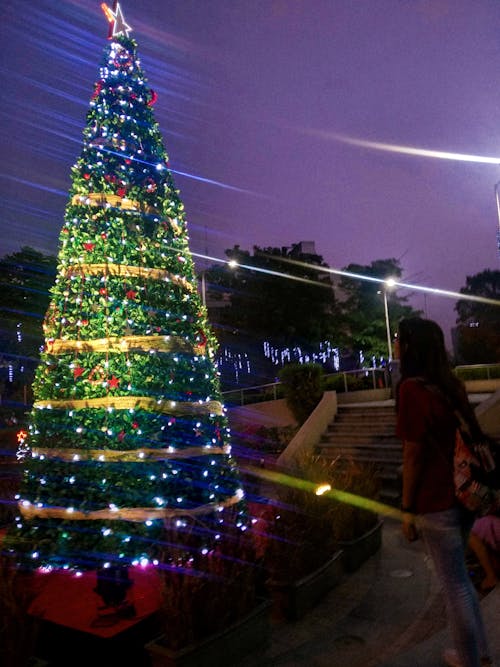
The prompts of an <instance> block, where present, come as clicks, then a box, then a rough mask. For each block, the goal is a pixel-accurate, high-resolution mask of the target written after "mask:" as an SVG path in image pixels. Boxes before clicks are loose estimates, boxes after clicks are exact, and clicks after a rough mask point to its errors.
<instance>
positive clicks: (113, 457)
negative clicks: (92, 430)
mask: <svg viewBox="0 0 500 667" xmlns="http://www.w3.org/2000/svg"><path fill="white" fill-rule="evenodd" d="M229 452H230V448H229V447H186V449H175V450H174V449H171V448H164V449H152V448H148V447H142V448H141V449H132V450H117V449H69V448H67V449H66V448H61V447H59V448H52V447H33V449H32V450H31V453H32V455H33V456H34V457H36V456H43V457H45V458H47V459H60V460H62V461H72V462H78V461H106V462H107V463H109V462H113V461H117V462H122V461H127V462H130V461H131V462H134V463H142V462H146V461H165V460H170V459H187V458H194V457H197V456H214V455H217V454H229Z"/></svg>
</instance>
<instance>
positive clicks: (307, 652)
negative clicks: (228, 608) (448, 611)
mask: <svg viewBox="0 0 500 667" xmlns="http://www.w3.org/2000/svg"><path fill="white" fill-rule="evenodd" d="M481 604H482V608H483V613H484V615H485V621H486V625H487V630H488V633H489V639H490V642H491V644H492V652H493V657H494V659H495V661H496V662H495V664H496V665H497V666H498V667H500V589H499V587H497V588H496V589H495V590H494V591H493V592H491V593H490V594H489V595H487V596H486V597H484V598H483V600H482V603H481ZM444 623H445V619H444V605H443V601H442V598H441V594H440V592H439V590H438V586H437V583H436V580H435V578H434V574H433V572H432V570H431V568H430V565H429V562H428V559H427V557H426V556H425V554H424V552H423V550H422V544H421V542H415V543H412V544H409V543H407V542H406V541H405V540H404V539H403V537H402V535H401V532H400V527H399V524H398V523H397V522H395V521H391V520H387V521H386V522H385V524H384V528H383V540H382V549H381V550H380V552H379V553H378V554H376V555H375V556H373V557H372V558H371V559H370V560H369V561H367V562H366V563H365V564H364V565H363V566H362V567H361V568H360V570H358V571H357V572H355V573H354V574H351V575H348V576H346V577H345V578H344V580H343V581H342V582H341V583H340V584H339V585H338V586H337V587H336V588H335V589H333V590H332V591H331V592H330V593H329V594H328V596H327V597H326V598H325V599H324V601H323V602H322V603H320V604H319V605H318V606H317V607H316V608H315V609H314V610H312V611H311V612H309V614H307V616H306V617H305V618H304V619H302V620H300V621H297V622H295V623H274V624H273V628H272V637H271V643H270V646H269V647H268V649H267V650H266V651H265V653H264V654H261V655H254V656H252V657H250V656H249V658H248V659H247V660H245V661H244V662H243V663H241V664H240V665H239V666H237V667H274V666H276V667H306V666H307V667H327V666H328V667H439V666H441V665H442V664H443V663H442V661H441V658H440V656H441V652H442V650H443V648H444V647H447V646H449V645H450V643H449V640H448V638H447V631H446V629H445V627H444Z"/></svg>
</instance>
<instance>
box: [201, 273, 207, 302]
mask: <svg viewBox="0 0 500 667" xmlns="http://www.w3.org/2000/svg"><path fill="white" fill-rule="evenodd" d="M201 302H202V304H203V307H204V308H206V307H207V286H206V283H205V271H202V272H201Z"/></svg>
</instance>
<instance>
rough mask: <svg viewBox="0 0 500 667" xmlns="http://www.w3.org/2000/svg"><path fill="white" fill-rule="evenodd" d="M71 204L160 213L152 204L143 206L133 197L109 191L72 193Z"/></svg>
mask: <svg viewBox="0 0 500 667" xmlns="http://www.w3.org/2000/svg"><path fill="white" fill-rule="evenodd" d="M71 203H72V204H73V206H81V205H82V204H83V205H84V206H101V207H103V208H105V207H106V206H110V207H111V206H112V207H113V208H119V209H121V210H122V211H142V212H144V213H151V214H156V215H160V211H159V210H158V209H157V208H154V206H144V205H143V204H141V203H140V202H138V201H135V200H134V199H127V198H126V197H119V196H118V195H114V194H111V193H109V192H89V193H87V194H83V195H73V197H72V198H71Z"/></svg>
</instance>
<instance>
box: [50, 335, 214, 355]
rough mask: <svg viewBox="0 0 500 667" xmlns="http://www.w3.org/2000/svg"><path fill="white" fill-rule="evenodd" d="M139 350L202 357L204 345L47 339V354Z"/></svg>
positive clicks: (154, 339) (174, 340)
mask: <svg viewBox="0 0 500 667" xmlns="http://www.w3.org/2000/svg"><path fill="white" fill-rule="evenodd" d="M133 350H141V351H146V352H149V351H150V350H156V351H157V352H187V353H192V354H195V355H200V356H203V355H204V354H205V346H204V345H192V344H191V343H188V342H187V341H186V340H185V339H183V338H180V337H179V336H121V337H120V336H110V337H109V338H94V339H93V340H64V339H63V338H55V339H50V338H49V339H47V342H46V351H47V352H48V354H64V353H65V352H128V351H133Z"/></svg>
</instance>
